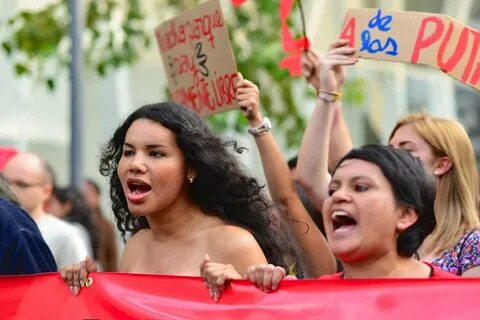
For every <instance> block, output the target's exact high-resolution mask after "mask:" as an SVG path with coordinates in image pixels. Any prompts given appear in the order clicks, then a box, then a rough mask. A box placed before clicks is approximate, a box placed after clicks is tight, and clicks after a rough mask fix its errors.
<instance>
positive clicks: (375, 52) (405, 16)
mask: <svg viewBox="0 0 480 320" xmlns="http://www.w3.org/2000/svg"><path fill="white" fill-rule="evenodd" d="M340 38H341V39H347V40H348V41H349V43H350V45H351V46H353V47H355V48H356V49H357V52H358V55H359V57H362V58H370V59H378V60H388V61H401V62H409V63H413V64H416V63H419V64H427V65H430V66H432V67H435V68H438V69H440V70H442V71H443V72H445V73H447V74H449V75H450V76H452V77H454V78H455V79H457V80H459V81H461V82H462V83H464V84H467V85H469V86H471V87H473V88H475V89H477V90H480V56H479V54H478V47H479V44H480V32H478V31H477V30H475V29H472V28H470V27H469V26H466V25H464V24H463V23H461V22H459V21H457V20H455V19H453V18H451V17H449V16H447V15H444V14H432V13H422V12H407V11H393V10H382V9H350V10H348V12H347V15H346V17H345V21H344V25H343V28H342V32H341V34H340Z"/></svg>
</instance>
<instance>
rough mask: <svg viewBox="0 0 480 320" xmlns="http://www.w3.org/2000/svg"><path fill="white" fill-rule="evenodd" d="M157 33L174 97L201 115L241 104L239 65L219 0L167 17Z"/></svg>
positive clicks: (172, 97)
mask: <svg viewBox="0 0 480 320" xmlns="http://www.w3.org/2000/svg"><path fill="white" fill-rule="evenodd" d="M155 35H156V38H157V43H158V46H159V48H160V52H161V55H162V59H163V64H164V66H165V71H166V73H167V79H168V87H169V89H170V94H171V99H172V100H173V101H175V102H178V103H180V104H182V105H185V106H188V107H190V108H192V109H193V110H194V111H195V112H197V113H199V114H200V115H202V116H203V115H208V114H213V113H218V112H224V111H228V110H232V109H234V108H238V105H237V102H236V100H235V84H236V82H237V80H238V79H237V67H236V63H235V59H234V57H233V54H232V49H231V47H230V42H229V39H228V33H227V29H226V25H225V21H224V19H223V14H222V10H221V7H220V3H219V1H218V0H211V1H207V2H205V3H202V4H200V5H198V6H197V7H195V8H193V9H191V10H189V11H186V12H184V13H182V14H181V15H179V16H177V17H175V18H172V19H170V20H167V21H164V22H163V23H162V24H161V25H160V26H159V27H158V28H157V29H156V31H155Z"/></svg>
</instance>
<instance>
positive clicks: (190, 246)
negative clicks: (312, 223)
mask: <svg viewBox="0 0 480 320" xmlns="http://www.w3.org/2000/svg"><path fill="white" fill-rule="evenodd" d="M228 147H232V148H233V150H234V151H235V152H237V153H241V152H242V150H243V149H242V148H239V147H238V146H237V144H236V142H233V141H228V142H224V141H222V139H220V138H219V137H217V136H216V135H214V134H213V133H212V131H211V130H210V129H209V128H208V126H207V125H206V124H205V123H204V122H203V121H202V120H201V119H200V118H199V117H198V116H197V115H196V114H195V113H193V112H192V111H191V110H189V109H187V108H185V107H182V106H180V105H178V104H175V103H173V102H165V103H159V104H152V105H146V106H144V107H141V108H139V109H137V110H136V111H134V112H133V113H132V114H131V115H130V116H129V117H128V118H127V119H126V120H125V122H124V123H123V124H122V125H121V126H120V127H119V128H118V129H117V130H116V131H115V133H114V135H113V137H112V139H111V140H110V141H109V142H108V144H107V145H106V147H105V148H104V150H103V154H102V159H101V164H100V172H101V173H102V174H103V175H104V176H108V177H110V197H111V201H112V210H113V212H114V214H115V219H116V223H117V227H118V229H119V230H120V231H121V233H122V235H123V238H124V239H126V234H127V232H131V233H132V236H131V237H130V238H129V239H128V240H127V241H126V247H125V251H124V253H123V257H122V259H121V263H120V268H119V270H120V271H122V272H138V273H155V274H170V275H185V276H199V275H200V270H199V265H200V263H201V262H202V261H203V260H204V258H207V259H208V258H209V259H211V260H212V261H216V262H219V263H224V264H231V265H232V266H234V267H235V269H236V270H238V271H239V272H241V273H244V272H246V269H247V268H248V267H249V266H250V265H254V264H262V263H272V264H275V265H279V266H283V267H284V268H286V269H287V268H289V267H292V266H295V270H296V272H297V275H299V276H304V273H305V270H304V266H303V262H302V258H301V256H300V254H299V251H298V250H297V247H296V245H295V241H294V238H293V237H291V234H290V232H289V230H288V229H287V228H286V224H283V221H282V219H281V217H282V215H280V214H279V213H278V210H279V208H276V207H274V206H273V205H272V204H271V203H270V202H269V200H268V198H267V197H266V194H265V193H264V192H263V190H262V188H263V187H262V186H260V185H259V183H258V182H257V181H256V180H255V179H254V178H252V177H249V176H248V175H246V174H245V173H244V172H243V170H242V168H241V166H240V165H239V163H238V162H237V160H236V158H235V156H234V154H233V153H230V152H229V151H228ZM207 254H208V256H209V257H207V256H206V255H207ZM95 270H96V268H95V265H94V263H93V261H92V260H91V259H86V261H83V262H81V263H80V264H77V265H73V266H68V267H65V268H62V269H61V274H62V276H63V279H64V280H65V281H66V282H67V283H68V284H69V285H70V290H71V291H72V293H73V294H75V295H76V294H78V292H79V291H80V288H81V287H83V286H84V284H85V280H86V277H87V273H88V272H90V271H95Z"/></svg>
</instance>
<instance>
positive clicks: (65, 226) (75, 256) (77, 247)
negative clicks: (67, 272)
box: [36, 214, 88, 268]
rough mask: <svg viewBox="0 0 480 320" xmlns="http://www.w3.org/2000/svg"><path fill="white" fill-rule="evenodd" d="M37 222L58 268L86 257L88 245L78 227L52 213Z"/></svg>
mask: <svg viewBox="0 0 480 320" xmlns="http://www.w3.org/2000/svg"><path fill="white" fill-rule="evenodd" d="M36 222H37V225H38V228H39V229H40V233H41V234H42V236H43V239H45V242H46V243H47V245H48V247H49V248H50V251H52V254H53V257H54V258H55V262H56V263H57V267H58V268H60V267H62V266H66V265H68V264H72V263H78V262H80V261H82V260H84V259H85V257H86V256H87V254H88V250H87V246H86V244H85V243H84V241H83V240H82V238H81V236H80V234H79V231H78V229H77V228H75V227H74V226H72V225H71V224H69V223H67V222H65V221H63V220H61V219H59V218H57V217H55V216H53V215H51V214H47V215H45V216H43V217H42V218H41V219H40V220H38V221H36Z"/></svg>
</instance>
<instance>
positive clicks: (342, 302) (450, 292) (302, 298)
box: [0, 273, 480, 320]
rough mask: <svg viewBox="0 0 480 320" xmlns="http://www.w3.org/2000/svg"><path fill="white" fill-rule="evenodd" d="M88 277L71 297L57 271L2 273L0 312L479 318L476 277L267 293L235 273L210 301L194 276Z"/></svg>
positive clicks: (297, 286) (287, 286)
mask: <svg viewBox="0 0 480 320" xmlns="http://www.w3.org/2000/svg"><path fill="white" fill-rule="evenodd" d="M91 277H92V278H93V284H92V286H91V287H89V288H85V289H82V291H81V292H80V295H79V296H76V297H75V296H73V295H72V294H71V293H70V291H69V290H68V288H67V285H66V284H65V283H64V282H63V281H62V280H61V278H60V275H59V274H57V273H50V274H42V275H35V276H3V277H0V290H1V292H2V295H1V296H0V319H209V320H210V319H275V320H282V319H289V320H290V319H319V318H321V319H389V320H392V319H402V320H405V319H455V320H457V319H479V318H480V308H479V307H478V297H480V279H458V280H457V279H453V280H450V279H438V280H291V281H288V280H287V281H283V282H282V283H281V287H280V289H279V290H278V291H277V292H275V293H269V294H268V293H264V292H261V291H260V290H258V289H257V288H255V287H253V286H252V285H251V284H250V283H249V282H247V281H235V282H233V283H232V284H231V285H230V286H229V287H228V289H227V290H226V292H225V293H224V294H223V296H222V297H221V298H220V301H219V302H218V303H215V302H213V301H212V300H211V299H210V297H209V296H208V292H207V290H206V288H205V286H204V284H203V282H202V279H200V278H196V277H176V276H157V275H140V274H125V273H94V274H91Z"/></svg>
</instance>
